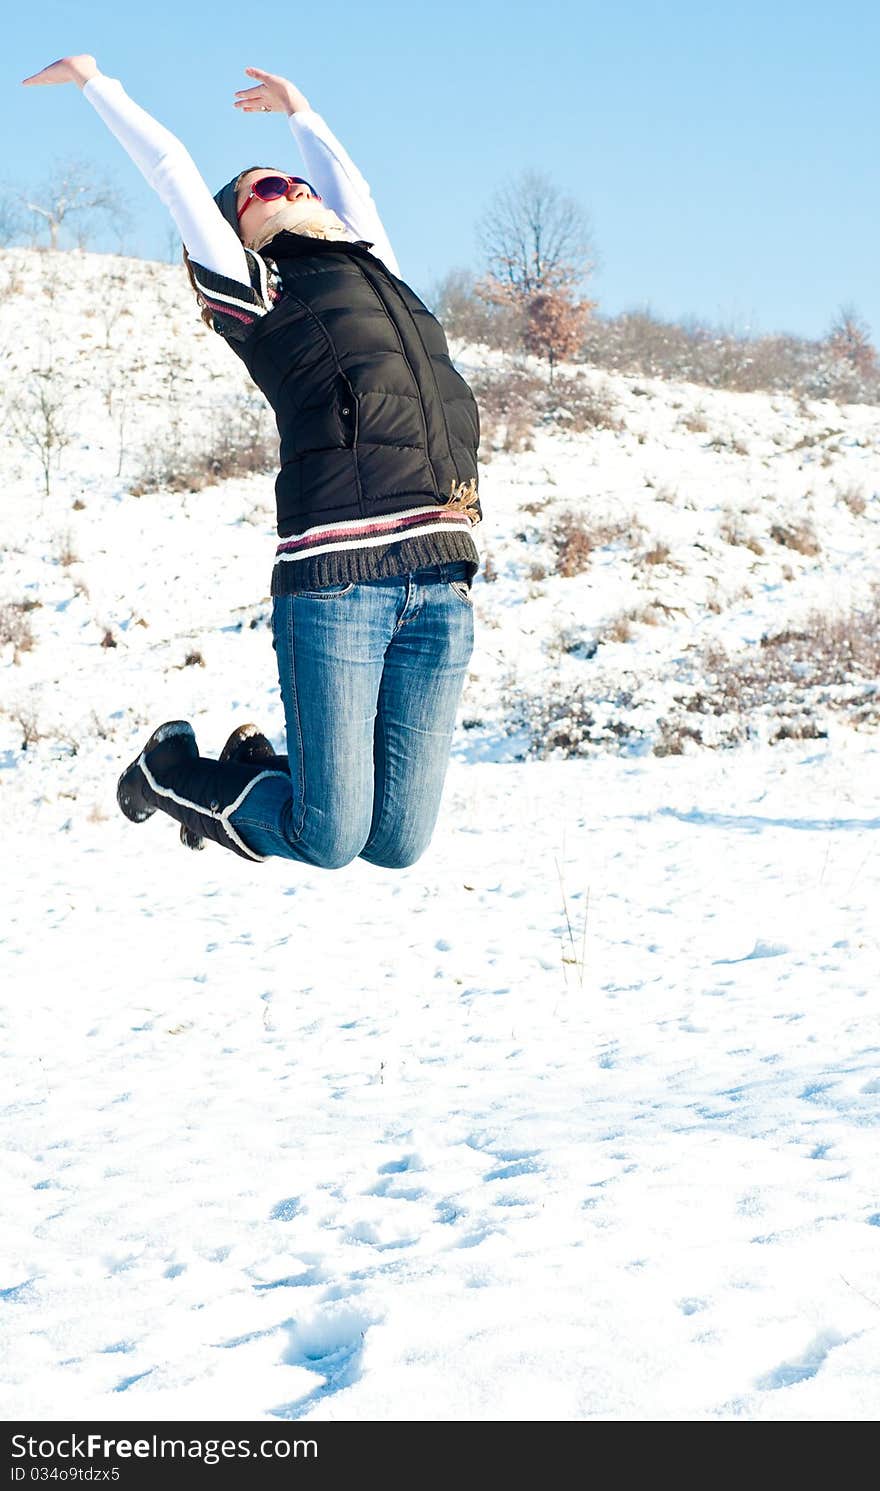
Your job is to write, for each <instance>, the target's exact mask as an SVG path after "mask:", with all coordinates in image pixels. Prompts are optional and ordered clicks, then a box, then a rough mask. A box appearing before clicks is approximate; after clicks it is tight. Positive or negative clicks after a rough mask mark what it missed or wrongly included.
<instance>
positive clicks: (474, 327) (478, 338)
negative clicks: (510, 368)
mask: <svg viewBox="0 0 880 1491" xmlns="http://www.w3.org/2000/svg"><path fill="white" fill-rule="evenodd" d="M425 299H426V302H427V304H428V306H429V307H430V308H431V310H432V311H433V312H434V314H435V315H436V316H437V317H438V318H439V320H440V321H442V323H443V326H444V329H445V331H446V333H447V335H448V336H450V337H455V338H457V339H458V340H460V341H463V342H471V343H480V344H482V345H483V346H486V347H496V348H498V349H499V350H500V351H502V352H514V351H516V349H517V348H518V347H520V346H521V345H522V340H523V331H524V325H523V321H524V318H523V313H522V308H521V307H517V306H516V305H514V304H512V303H509V302H508V303H506V304H501V303H499V304H492V303H490V302H489V301H487V300H485V299H484V298H483V297H482V296H480V295H478V294H477V290H476V277H475V276H474V275H473V274H472V273H470V271H469V270H465V269H454V270H452V271H451V272H450V273H449V274H447V275H446V276H445V278H444V279H442V280H440V281H439V282H438V283H437V284H436V285H435V286H434V287H433V288H432V289H431V290H429V291H428V292H427V294H426V296H425Z"/></svg>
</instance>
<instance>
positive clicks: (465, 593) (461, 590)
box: [446, 580, 474, 606]
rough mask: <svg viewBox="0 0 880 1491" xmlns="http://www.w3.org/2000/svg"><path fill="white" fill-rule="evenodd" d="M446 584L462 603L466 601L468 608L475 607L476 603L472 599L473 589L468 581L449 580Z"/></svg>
mask: <svg viewBox="0 0 880 1491" xmlns="http://www.w3.org/2000/svg"><path fill="white" fill-rule="evenodd" d="M446 583H447V585H448V586H449V588H450V590H451V591H453V592H454V594H455V595H457V596H458V598H459V600H460V601H464V603H465V605H466V606H473V604H474V603H473V600H472V599H471V587H470V585H469V584H468V582H467V580H447V581H446Z"/></svg>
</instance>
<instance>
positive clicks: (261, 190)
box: [238, 172, 318, 222]
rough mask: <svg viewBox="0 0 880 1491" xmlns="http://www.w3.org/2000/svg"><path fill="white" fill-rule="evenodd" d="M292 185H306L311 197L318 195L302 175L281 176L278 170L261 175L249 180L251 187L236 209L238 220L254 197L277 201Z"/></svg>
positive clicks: (259, 199) (261, 199)
mask: <svg viewBox="0 0 880 1491" xmlns="http://www.w3.org/2000/svg"><path fill="white" fill-rule="evenodd" d="M292 186H307V187H308V189H309V191H310V192H311V194H312V196H313V197H317V195H318V193H317V192H316V191H315V188H314V187H313V186H312V185H311V183H310V182H308V181H306V179H305V177H304V176H282V175H281V174H280V172H276V173H274V174H273V175H271V176H261V177H260V178H259V180H258V181H252V182H251V189H250V191H249V192H248V194H247V196H246V197H245V199H244V201H243V203H242V205H241V207H240V208H239V209H238V220H239V222H241V218H242V213H243V212H244V211H245V209H246V208H247V207H249V206H250V204H251V202H252V201H253V200H254V198H255V197H256V199H257V201H258V202H277V201H278V199H279V197H286V196H287V193H288V192H289V191H290V188H291V187H292Z"/></svg>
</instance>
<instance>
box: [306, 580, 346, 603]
mask: <svg viewBox="0 0 880 1491" xmlns="http://www.w3.org/2000/svg"><path fill="white" fill-rule="evenodd" d="M354 588H355V582H354V580H348V581H347V582H345V583H343V584H341V585H324V586H322V588H321V589H320V590H295V591H294V599H295V600H298V601H335V600H338V599H339V597H340V596H341V595H351V592H352V591H353V590H354Z"/></svg>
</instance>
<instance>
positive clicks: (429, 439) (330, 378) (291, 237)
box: [230, 232, 479, 538]
mask: <svg viewBox="0 0 880 1491" xmlns="http://www.w3.org/2000/svg"><path fill="white" fill-rule="evenodd" d="M261 253H262V255H263V256H264V257H265V258H267V259H268V260H270V261H274V263H275V264H276V265H277V267H278V271H279V274H280V275H281V280H282V284H283V294H282V296H281V298H280V300H279V301H278V303H277V304H276V305H275V307H274V308H273V310H272V311H271V313H270V314H269V315H268V316H264V317H261V318H260V320H258V321H257V322H256V324H255V326H254V328H253V330H252V331H250V332H249V333H248V335H247V336H246V337H245V338H244V340H243V341H232V342H230V345H231V346H232V347H233V349H234V350H235V351H236V352H237V353H238V355H239V357H241V359H242V361H243V362H244V364H245V366H246V367H247V370H248V372H249V374H250V376H251V377H252V378H253V380H254V382H255V383H256V384H257V386H258V387H259V388H260V389H261V390H262V392H263V393H264V394H265V396H266V398H267V399H268V401H269V403H270V404H271V406H272V408H273V410H274V412H275V417H276V420H277V422H278V432H279V435H280V437H281V470H280V471H279V474H278V477H277V480H276V482H275V492H276V497H277V500H278V532H279V534H280V535H281V537H282V538H284V537H286V536H288V535H289V534H291V533H294V532H296V531H301V530H302V529H304V528H308V527H309V526H311V525H312V524H313V523H316V522H319V523H330V522H338V521H344V520H346V519H352V518H356V517H369V516H372V515H373V514H379V513H394V512H398V511H401V510H403V509H405V508H409V507H413V506H417V505H421V504H430V503H432V502H436V503H438V504H442V503H444V502H445V501H447V500H448V498H449V495H450V490H451V488H452V487H453V486H454V485H455V486H457V485H459V484H460V483H461V482H466V481H469V480H470V479H471V478H472V477H476V475H477V448H478V445H479V416H478V413H477V405H476V401H475V399H474V396H473V394H472V393H471V391H470V389H469V387H468V385H467V383H466V382H465V381H464V379H463V378H462V377H461V376H460V374H459V373H457V372H456V371H455V368H454V367H453V366H452V362H451V360H450V357H449V348H448V346H447V343H446V337H445V335H444V332H443V328H442V327H441V325H440V323H439V321H437V320H436V318H435V317H434V316H432V315H431V312H430V311H429V310H428V308H427V306H425V305H423V303H422V301H421V300H419V298H418V296H417V295H416V294H415V293H414V292H413V291H412V290H411V289H410V288H409V286H408V285H406V284H405V283H404V281H403V280H400V279H398V278H397V277H396V276H395V275H393V274H391V273H390V271H389V270H388V269H386V268H385V266H384V264H382V262H381V261H380V260H379V259H376V258H375V257H374V256H373V255H372V254H371V253H370V252H369V250H368V249H366V248H364V247H363V246H362V245H361V244H357V243H346V242H330V241H326V240H324V239H315V238H306V237H303V236H302V235H301V234H296V233H288V232H284V233H279V234H277V235H276V237H275V238H273V239H272V240H271V241H270V242H269V243H267V244H266V246H265V248H263V249H262V250H261ZM477 516H479V509H478V508H477Z"/></svg>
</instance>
